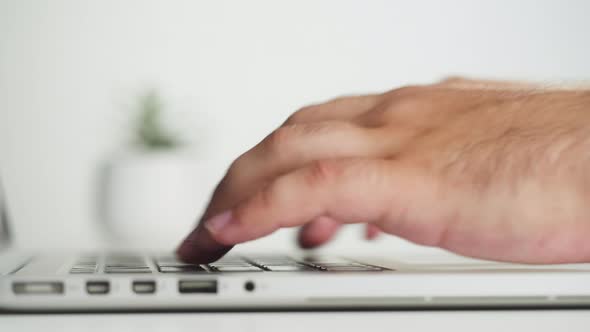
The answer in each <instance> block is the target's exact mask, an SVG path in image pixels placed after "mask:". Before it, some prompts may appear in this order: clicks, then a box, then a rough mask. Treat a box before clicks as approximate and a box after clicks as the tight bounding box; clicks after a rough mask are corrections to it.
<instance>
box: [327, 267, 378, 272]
mask: <svg viewBox="0 0 590 332" xmlns="http://www.w3.org/2000/svg"><path fill="white" fill-rule="evenodd" d="M325 270H326V271H328V272H375V271H381V269H380V268H377V267H372V266H331V267H325Z"/></svg>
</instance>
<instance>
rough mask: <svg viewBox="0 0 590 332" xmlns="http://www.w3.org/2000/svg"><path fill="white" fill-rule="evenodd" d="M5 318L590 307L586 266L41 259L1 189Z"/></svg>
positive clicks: (0, 295) (283, 257)
mask: <svg viewBox="0 0 590 332" xmlns="http://www.w3.org/2000/svg"><path fill="white" fill-rule="evenodd" d="M0 216H1V219H0V311H11V312H14V311H19V312H35V311H43V312H79V311H110V312H113V311H142V310H146V311H172V310H179V311H187V310H197V311H211V310H222V311H225V310H310V309H327V310H338V309H348V310H350V309H402V308H403V309H408V308H411V309H421V308H490V307H491V308H516V307H529V308H530V307H590V264H589V265H587V264H575V265H551V266H535V265H516V264H501V263H494V262H487V261H479V260H470V259H463V258H460V257H456V256H451V255H449V256H448V257H447V258H445V259H443V260H441V259H437V260H431V261H424V260H422V259H419V258H408V259H405V260H401V259H392V258H388V257H364V258H363V257H352V256H351V257H348V256H346V257H340V256H306V255H302V254H291V255H288V254H280V255H279V254H273V255H268V254H267V255H246V256H244V255H236V254H233V255H229V256H227V257H224V258H222V259H220V260H219V261H217V262H214V263H211V264H206V265H194V264H186V263H184V262H181V261H179V260H178V259H177V258H176V257H175V256H174V255H172V254H170V253H144V252H134V251H125V252H122V251H108V250H107V251H104V252H66V253H63V252H62V253H57V252H55V253H52V252H50V251H43V252H38V253H29V252H23V251H21V250H18V249H16V248H12V247H11V246H10V238H11V237H10V232H9V226H11V225H10V222H9V220H8V208H7V205H6V200H5V195H4V191H3V190H2V189H1V186H0Z"/></svg>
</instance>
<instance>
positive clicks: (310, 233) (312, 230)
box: [297, 216, 342, 249]
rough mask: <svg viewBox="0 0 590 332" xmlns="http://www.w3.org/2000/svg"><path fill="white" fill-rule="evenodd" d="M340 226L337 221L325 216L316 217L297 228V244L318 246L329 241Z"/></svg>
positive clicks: (307, 247) (303, 246)
mask: <svg viewBox="0 0 590 332" xmlns="http://www.w3.org/2000/svg"><path fill="white" fill-rule="evenodd" d="M341 226H342V224H341V223H340V222H339V221H337V220H334V219H333V218H330V217H327V216H322V217H319V218H316V219H315V220H313V221H312V222H310V223H309V224H306V225H303V227H302V228H301V229H300V230H299V236H298V238H297V240H298V243H299V246H301V247H302V248H305V249H311V248H316V247H319V246H321V245H323V244H325V243H326V242H328V241H330V240H331V239H332V238H333V237H334V235H335V234H336V232H337V231H338V230H339V229H340V227H341Z"/></svg>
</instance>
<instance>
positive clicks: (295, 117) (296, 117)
mask: <svg viewBox="0 0 590 332" xmlns="http://www.w3.org/2000/svg"><path fill="white" fill-rule="evenodd" d="M318 108H319V106H318V105H310V106H305V107H302V108H300V109H299V110H298V111H296V112H295V113H293V114H291V115H290V116H289V117H288V118H287V121H285V125H292V124H296V123H301V122H304V121H305V120H306V119H307V118H308V117H309V115H310V114H311V113H313V112H315V111H316V110H317V109H318Z"/></svg>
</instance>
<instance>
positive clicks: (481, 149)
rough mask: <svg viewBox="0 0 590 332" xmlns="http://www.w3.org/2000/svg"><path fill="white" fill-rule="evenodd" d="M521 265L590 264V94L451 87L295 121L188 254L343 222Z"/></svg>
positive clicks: (198, 255)
mask: <svg viewBox="0 0 590 332" xmlns="http://www.w3.org/2000/svg"><path fill="white" fill-rule="evenodd" d="M348 223H366V224H367V225H368V231H367V235H368V237H373V236H375V234H376V233H377V232H378V231H383V232H386V233H389V234H393V235H396V236H399V237H402V238H405V239H407V240H410V241H412V242H415V243H418V244H423V245H428V246H436V247H441V248H444V249H447V250H450V251H452V252H455V253H458V254H462V255H466V256H472V257H478V258H484V259H494V260H501V261H512V262H523V263H565V262H590V92H588V91H584V90H558V89H554V90H551V89H535V88H534V87H531V86H526V85H519V84H505V83H497V82H486V81H470V80H463V79H451V80H447V81H443V82H442V83H439V84H434V85H429V86H412V87H405V88H401V89H395V90H392V91H389V92H386V93H383V94H376V95H368V96H357V97H346V98H339V99H336V100H333V101H330V102H327V103H324V104H321V105H314V106H309V107H305V108H303V109H301V110H300V111H298V112H296V113H294V114H293V115H292V116H291V117H290V118H289V119H288V120H287V121H286V122H285V123H284V124H283V125H282V126H281V127H280V128H278V129H277V130H275V131H274V132H273V133H271V134H270V135H269V136H267V137H266V138H265V139H264V140H263V141H262V142H260V143H259V144H258V145H257V146H255V147H254V148H252V149H251V150H250V151H248V152H246V153H245V154H243V155H242V156H240V157H239V158H238V159H236V160H235V161H234V163H233V164H232V165H231V167H230V168H229V171H228V172H227V174H226V176H225V177H224V178H223V180H222V181H221V183H220V184H219V186H218V187H217V189H216V190H215V192H214V194H213V197H212V199H211V202H210V204H209V206H208V208H207V210H206V212H205V214H204V216H203V218H202V220H201V223H200V224H199V225H198V226H197V228H196V229H195V230H194V231H193V232H192V233H191V234H190V235H189V236H188V237H187V239H186V240H185V241H184V242H183V244H182V245H181V246H180V248H179V250H178V254H179V256H180V257H181V258H182V259H184V260H186V261H191V262H195V263H206V262H210V261H213V260H216V259H218V258H219V257H221V256H222V255H223V254H225V253H226V252H227V251H228V250H229V249H231V247H232V246H233V245H235V244H238V243H241V242H245V241H250V240H254V239H257V238H259V237H262V236H265V235H268V234H270V233H272V232H274V231H276V230H277V229H279V228H282V227H295V226H303V227H302V230H301V233H300V237H299V240H300V243H301V244H302V246H303V247H313V246H317V245H320V244H322V243H324V242H326V241H328V240H329V239H330V238H331V237H332V236H333V235H334V233H335V232H336V231H337V229H338V228H339V227H340V225H342V224H348Z"/></svg>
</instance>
